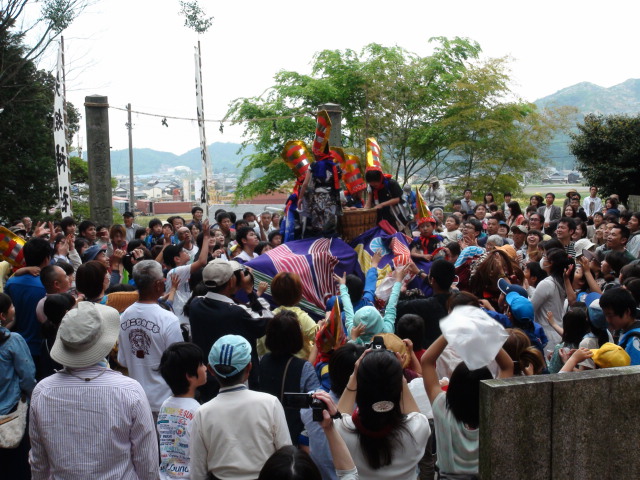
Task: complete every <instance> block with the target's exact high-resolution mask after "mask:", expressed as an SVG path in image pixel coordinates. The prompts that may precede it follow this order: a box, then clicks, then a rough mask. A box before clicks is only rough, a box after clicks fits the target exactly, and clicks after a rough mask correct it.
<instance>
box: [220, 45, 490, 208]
mask: <svg viewBox="0 0 640 480" xmlns="http://www.w3.org/2000/svg"><path fill="white" fill-rule="evenodd" d="M433 41H434V42H436V48H435V52H434V54H433V55H432V56H430V57H424V58H423V57H419V56H417V55H415V54H413V53H410V52H408V51H406V50H404V49H402V48H400V47H383V46H381V45H378V44H371V45H368V46H366V47H365V48H364V49H363V50H362V51H361V52H360V53H357V52H355V51H353V50H350V49H347V50H344V51H340V50H325V51H322V52H320V53H318V54H317V55H316V56H315V57H314V60H313V64H312V68H311V74H310V75H303V74H300V73H297V72H290V71H282V72H279V73H278V74H277V75H276V76H275V85H274V86H273V87H271V88H270V89H268V90H267V91H265V92H264V93H263V94H262V95H260V96H258V97H253V98H240V99H238V100H235V101H234V102H232V104H231V106H230V110H229V113H228V114H227V118H228V119H230V120H231V121H232V122H244V123H245V124H246V128H245V132H244V133H245V138H246V140H245V141H244V143H243V146H244V147H246V146H247V145H253V146H254V147H255V153H253V154H251V155H248V156H247V157H246V160H247V164H246V166H245V168H244V171H243V173H242V176H241V179H240V181H239V185H241V186H240V187H239V189H238V190H237V192H236V198H247V197H251V196H253V195H256V194H258V193H263V192H267V191H272V190H276V189H278V188H280V187H281V186H282V185H283V182H285V181H286V180H291V179H293V175H292V173H291V172H290V170H289V169H288V168H287V166H286V165H285V164H284V163H283V162H282V160H280V158H279V155H280V151H281V149H282V147H283V146H284V144H285V143H286V141H287V140H292V139H300V140H305V141H306V142H307V143H310V142H311V140H312V138H313V135H314V130H315V115H316V111H317V107H318V106H319V105H321V104H323V103H338V104H340V105H341V106H342V109H343V112H342V115H343V125H342V143H343V146H344V147H345V148H346V150H347V152H348V153H355V154H358V155H360V157H361V158H363V157H364V141H365V139H366V138H367V137H370V136H373V137H376V139H377V140H378V143H379V144H380V146H381V147H382V150H383V161H384V162H385V163H386V165H387V168H388V170H389V171H390V172H392V173H393V174H394V175H395V176H396V178H400V179H401V180H403V181H407V180H409V179H410V178H413V177H417V176H420V177H422V178H425V177H427V176H428V175H429V174H430V173H431V172H432V171H433V170H435V169H436V168H437V166H438V165H439V164H440V162H442V161H443V160H444V158H446V155H447V152H446V151H445V149H444V146H445V145H446V137H447V134H446V132H445V131H443V130H442V129H441V128H440V127H439V126H438V124H437V122H438V119H439V117H440V116H441V114H442V109H443V105H445V104H446V101H447V99H448V98H449V96H450V95H451V90H452V88H453V87H454V85H455V82H456V80H458V79H460V78H461V75H462V73H463V71H464V70H465V68H466V66H467V63H468V62H469V61H470V60H472V59H476V58H477V57H478V54H479V52H480V47H479V45H478V44H477V43H475V42H472V41H470V40H467V39H461V38H455V39H453V40H447V39H444V38H437V39H433ZM256 171H258V172H261V174H260V175H253V176H252V173H255V172H256ZM263 173H266V174H263Z"/></svg>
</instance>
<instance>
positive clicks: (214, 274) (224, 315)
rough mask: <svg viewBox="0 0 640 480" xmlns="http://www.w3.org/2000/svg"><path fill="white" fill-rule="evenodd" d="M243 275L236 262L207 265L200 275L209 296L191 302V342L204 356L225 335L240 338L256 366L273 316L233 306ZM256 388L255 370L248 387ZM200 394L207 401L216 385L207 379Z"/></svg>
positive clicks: (219, 261) (217, 260) (213, 262)
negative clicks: (260, 343) (259, 344)
mask: <svg viewBox="0 0 640 480" xmlns="http://www.w3.org/2000/svg"><path fill="white" fill-rule="evenodd" d="M244 275H245V271H244V269H243V267H242V266H241V265H240V264H238V262H235V261H231V262H229V261H226V260H223V259H220V258H217V259H215V260H212V261H211V262H209V263H208V264H207V266H206V267H205V268H204V270H203V271H202V281H203V283H204V284H205V286H206V287H207V290H208V293H207V294H206V295H205V296H204V297H195V298H194V299H193V301H192V302H191V305H190V308H189V322H190V324H191V334H192V336H193V342H194V343H195V344H196V345H198V346H199V347H200V348H202V350H203V351H204V352H206V351H208V350H210V349H211V346H212V345H213V343H214V342H215V341H216V340H218V339H219V338H220V337H222V336H224V335H227V334H235V335H241V336H243V337H244V338H246V339H247V340H248V341H249V343H250V344H251V347H252V352H253V353H252V355H253V360H252V361H253V363H254V364H255V365H256V366H257V365H258V354H257V350H256V344H257V340H258V338H260V337H262V336H264V334H265V332H266V328H267V322H268V320H269V318H270V317H271V316H272V315H264V317H256V316H252V314H251V311H250V310H249V309H248V308H247V307H245V306H244V305H238V304H236V303H235V302H234V300H233V297H234V296H235V294H236V293H237V292H238V290H239V289H240V284H241V281H242V279H243V278H244ZM269 313H270V312H269ZM211 319H215V321H211ZM257 385H258V376H257V370H256V371H255V372H253V373H252V374H251V375H250V378H249V386H250V387H251V388H256V387H257ZM200 391H201V393H202V397H203V399H205V400H209V399H210V398H212V397H213V396H214V395H215V393H216V392H217V384H215V381H214V380H212V379H210V381H209V382H208V383H207V385H205V386H204V387H201V389H200Z"/></svg>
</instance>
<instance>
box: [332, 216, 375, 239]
mask: <svg viewBox="0 0 640 480" xmlns="http://www.w3.org/2000/svg"><path fill="white" fill-rule="evenodd" d="M377 223H378V211H377V210H376V209H375V208H369V209H365V208H358V209H357V210H344V211H343V212H342V216H341V217H340V234H341V235H342V239H343V240H344V241H345V242H347V243H349V242H350V241H351V240H353V239H354V238H356V237H357V236H358V235H361V234H363V233H364V232H366V231H367V230H369V229H371V228H373V227H375V226H376V224H377Z"/></svg>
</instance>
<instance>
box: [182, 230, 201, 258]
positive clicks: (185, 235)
mask: <svg viewBox="0 0 640 480" xmlns="http://www.w3.org/2000/svg"><path fill="white" fill-rule="evenodd" d="M176 235H177V236H178V241H179V242H180V244H181V245H182V248H183V249H184V251H185V252H187V254H188V255H189V258H190V260H189V263H193V262H194V260H195V259H196V255H198V251H199V248H198V245H196V244H195V243H194V241H193V237H192V236H191V230H189V228H188V227H184V226H183V227H180V228H179V229H178V230H176ZM203 245H204V243H203Z"/></svg>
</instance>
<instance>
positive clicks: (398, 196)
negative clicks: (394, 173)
mask: <svg viewBox="0 0 640 480" xmlns="http://www.w3.org/2000/svg"><path fill="white" fill-rule="evenodd" d="M364 179H365V181H366V182H367V184H368V185H369V186H368V188H367V202H366V204H365V208H375V209H376V210H378V222H380V221H382V220H386V221H387V222H389V224H390V225H391V226H392V227H393V228H395V229H396V230H398V231H402V230H404V228H405V226H406V225H407V223H408V220H407V218H406V217H405V215H404V213H403V208H402V205H403V203H404V200H403V199H402V187H400V184H399V183H398V182H396V181H395V180H394V179H393V178H391V175H390V174H388V173H383V172H382V164H381V163H380V147H379V146H378V144H377V143H376V141H375V139H374V138H367V168H366V170H365V174H364Z"/></svg>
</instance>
